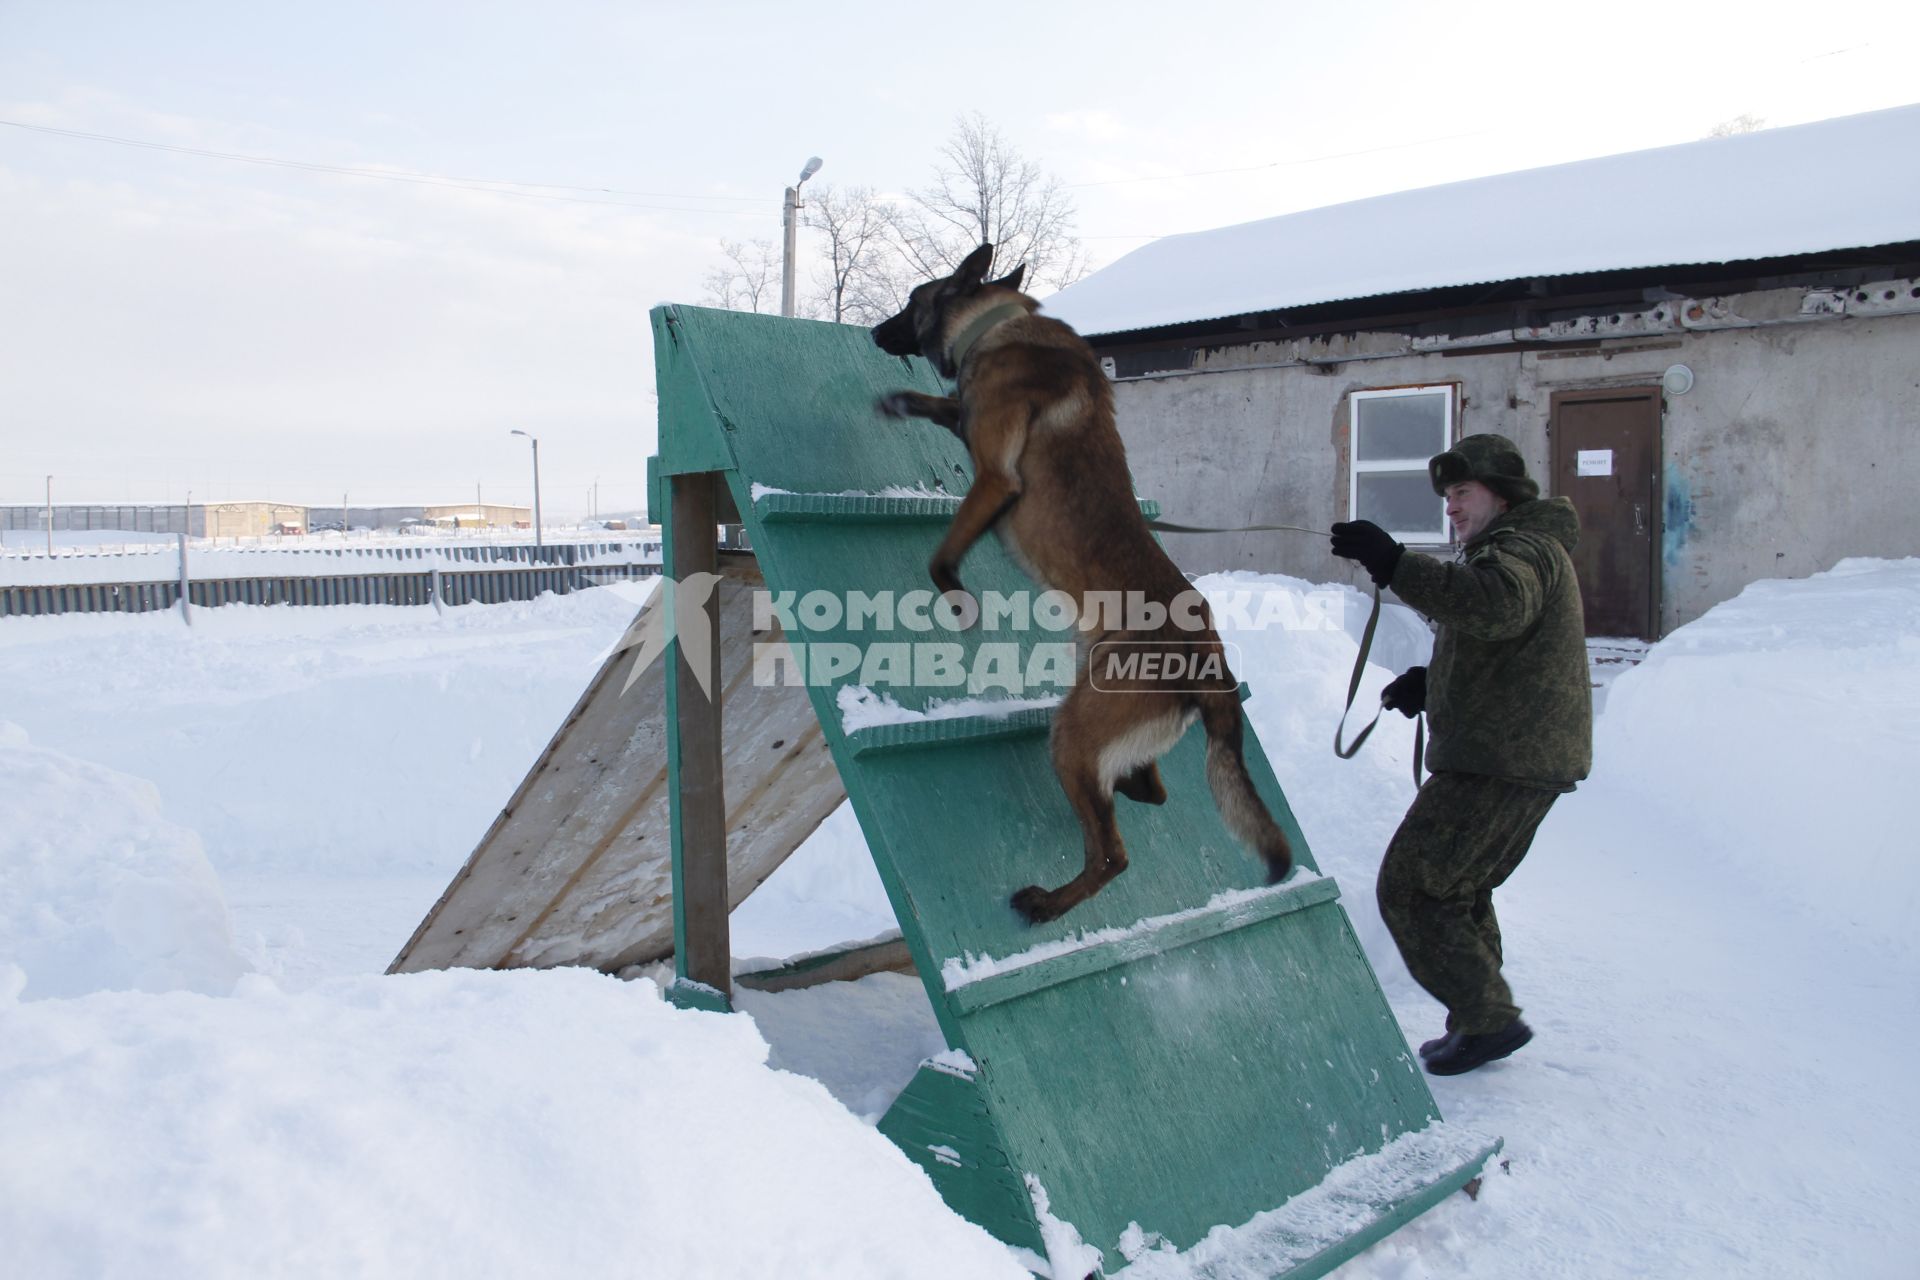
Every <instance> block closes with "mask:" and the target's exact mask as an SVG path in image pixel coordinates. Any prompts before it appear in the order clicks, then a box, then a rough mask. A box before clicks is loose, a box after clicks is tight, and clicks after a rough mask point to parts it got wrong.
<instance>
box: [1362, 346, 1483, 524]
mask: <svg viewBox="0 0 1920 1280" xmlns="http://www.w3.org/2000/svg"><path fill="white" fill-rule="evenodd" d="M1404 396H1440V397H1442V398H1443V403H1444V404H1445V405H1446V418H1445V421H1444V423H1443V425H1442V427H1441V441H1440V447H1439V448H1437V449H1435V450H1434V451H1433V452H1434V453H1444V452H1445V451H1446V450H1448V449H1451V448H1453V444H1454V440H1455V439H1456V432H1457V430H1458V427H1459V422H1460V384H1459V383H1457V382H1435V383H1426V384H1423V385H1420V386H1412V387H1380V388H1377V389H1375V390H1371V391H1355V392H1353V393H1352V394H1351V395H1349V396H1348V405H1347V519H1349V520H1363V519H1365V518H1366V517H1365V516H1364V515H1363V514H1362V513H1361V511H1360V477H1361V476H1363V475H1367V474H1370V473H1373V472H1380V471H1390V472H1391V471H1417V472H1419V473H1420V475H1422V476H1425V475H1426V474H1427V458H1429V457H1432V456H1433V455H1432V454H1429V455H1427V457H1421V458H1376V459H1374V460H1372V461H1369V462H1362V461H1360V404H1361V402H1362V401H1365V400H1387V399H1392V398H1396V397H1404ZM1433 504H1434V505H1433V527H1432V528H1428V529H1389V530H1387V532H1388V533H1390V534H1392V535H1393V536H1394V538H1395V539H1396V540H1398V541H1400V542H1408V543H1413V544H1415V545H1418V546H1429V547H1431V546H1444V545H1445V544H1446V543H1447V542H1448V541H1449V540H1451V538H1452V536H1453V535H1452V531H1451V530H1450V529H1449V528H1448V526H1447V504H1446V499H1444V498H1440V497H1437V496H1436V497H1435V498H1434V500H1433Z"/></svg>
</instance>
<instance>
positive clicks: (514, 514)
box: [425, 502, 533, 529]
mask: <svg viewBox="0 0 1920 1280" xmlns="http://www.w3.org/2000/svg"><path fill="white" fill-rule="evenodd" d="M425 518H426V519H428V520H431V521H432V522H433V523H434V524H436V525H439V526H440V527H441V528H443V529H531V528H533V508H532V507H503V506H498V505H496V504H494V503H491V502H489V503H487V504H485V505H483V506H476V505H475V504H473V503H471V502H467V503H461V504H459V505H456V506H450V507H428V508H426V511H425Z"/></svg>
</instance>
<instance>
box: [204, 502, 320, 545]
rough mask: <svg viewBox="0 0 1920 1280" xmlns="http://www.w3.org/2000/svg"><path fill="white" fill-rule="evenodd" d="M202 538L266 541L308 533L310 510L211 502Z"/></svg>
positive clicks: (269, 504)
mask: <svg viewBox="0 0 1920 1280" xmlns="http://www.w3.org/2000/svg"><path fill="white" fill-rule="evenodd" d="M200 511H201V514H202V518H203V521H204V530H205V531H204V532H203V533H202V534H201V536H202V537H207V538H264V537H267V536H269V535H272V534H297V533H305V532H306V531H307V509H306V508H305V507H298V506H294V505H292V504H291V503H286V502H209V503H207V504H206V505H205V506H203V507H201V508H200Z"/></svg>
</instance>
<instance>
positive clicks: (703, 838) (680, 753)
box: [661, 472, 733, 1008]
mask: <svg viewBox="0 0 1920 1280" xmlns="http://www.w3.org/2000/svg"><path fill="white" fill-rule="evenodd" d="M721 483H722V481H721V479H720V477H719V476H718V475H717V474H715V473H712V472H700V473H696V474H692V475H677V476H673V477H671V478H670V480H669V484H670V489H671V492H670V495H669V500H668V507H669V511H668V518H667V528H666V530H665V534H666V547H665V548H664V552H665V560H666V565H667V574H668V577H669V578H670V579H671V581H670V582H668V583H663V584H662V588H661V589H662V590H673V586H674V584H676V583H684V582H686V581H687V580H688V579H690V578H692V577H693V575H695V574H712V573H716V572H717V571H718V569H719V550H718V543H717V540H716V537H715V530H716V526H717V524H718V519H717V515H718V510H719V502H718V495H717V494H716V489H717V488H718V486H719V485H720V484H721ZM681 600H682V598H681V597H679V596H676V597H675V598H674V599H673V600H671V601H667V602H663V603H667V604H668V605H669V608H670V609H671V608H676V607H677V606H678V605H679V604H680V603H681ZM699 607H700V609H701V610H702V611H703V612H704V613H705V615H706V626H704V627H697V626H693V627H686V626H683V625H682V624H681V623H680V622H679V620H678V619H677V618H676V619H675V620H674V638H673V641H672V644H671V648H670V650H669V653H668V656H667V660H668V662H669V663H671V664H672V665H671V667H670V670H671V672H672V676H671V678H670V679H669V681H668V683H667V723H668V732H667V768H668V773H669V786H670V788H671V790H672V804H673V810H672V812H673V816H672V838H673V881H674V892H673V930H674V972H675V975H676V979H677V980H676V982H675V984H674V988H675V990H674V993H673V994H674V996H675V999H676V1000H677V1001H678V1002H679V1003H682V1004H687V1005H692V1006H696V1007H705V1008H711V1007H719V1008H727V1007H729V1005H730V1002H731V1000H732V998H733V985H732V979H731V976H730V975H731V970H732V964H733V958H732V946H731V939H730V938H729V935H728V930H727V801H726V789H725V785H724V777H723V771H722V767H721V756H720V596H719V592H718V591H717V590H715V591H713V592H711V593H709V594H708V595H707V597H706V599H705V601H704V602H703V603H702V604H701V605H700V606H699ZM670 616H672V615H670ZM689 630H691V631H692V632H693V635H694V637H695V639H696V642H697V643H698V644H699V645H700V651H699V652H693V651H691V650H690V649H689V647H688V644H687V640H686V638H685V637H686V633H687V631H689ZM703 632H704V635H703V634H702V633H703ZM696 662H697V663H699V664H701V669H702V670H704V671H705V673H706V675H707V682H708V686H709V688H710V689H711V696H709V693H708V689H703V688H702V687H701V681H700V679H699V677H698V676H697V675H696V674H695V667H694V663H696ZM688 984H698V985H697V986H692V987H690V986H689V985H688ZM703 988H705V989H710V990H711V991H713V992H717V993H718V999H717V1000H716V999H713V998H711V997H705V996H704V993H703V991H702V989H703Z"/></svg>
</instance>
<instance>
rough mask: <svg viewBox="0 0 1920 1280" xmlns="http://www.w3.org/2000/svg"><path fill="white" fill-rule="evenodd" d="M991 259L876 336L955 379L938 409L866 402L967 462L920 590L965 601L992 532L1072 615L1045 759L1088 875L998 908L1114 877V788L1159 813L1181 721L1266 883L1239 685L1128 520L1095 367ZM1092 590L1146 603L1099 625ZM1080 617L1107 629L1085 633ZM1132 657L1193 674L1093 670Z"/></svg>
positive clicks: (1129, 489)
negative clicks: (1064, 679) (1182, 661)
mask: <svg viewBox="0 0 1920 1280" xmlns="http://www.w3.org/2000/svg"><path fill="white" fill-rule="evenodd" d="M992 261H993V246H992V245H981V246H980V247H979V248H978V249H976V250H975V251H974V252H973V253H972V254H970V255H969V256H968V257H967V260H966V261H965V262H962V263H961V264H960V266H959V269H958V270H956V271H955V272H954V273H953V274H952V275H950V276H947V277H946V278H945V279H941V280H931V281H928V282H927V283H925V284H923V285H921V286H919V287H918V288H916V289H915V290H914V291H913V294H912V296H911V297H909V298H908V300H907V305H906V307H905V309H904V310H902V311H901V312H900V313H899V314H898V315H896V316H894V317H893V318H891V319H889V320H886V321H884V322H883V323H881V324H878V325H876V326H874V329H873V340H874V343H875V345H877V346H878V347H879V348H880V349H881V350H882V351H885V352H888V353H889V354H891V355H900V356H904V355H919V356H924V357H926V358H927V359H928V360H929V361H931V362H932V364H933V366H934V368H935V369H937V370H939V372H940V373H941V375H942V376H944V377H946V378H949V379H952V380H954V382H955V383H956V391H957V394H956V395H955V396H954V397H953V398H950V399H949V398H945V397H939V396H929V395H925V394H922V393H920V392H916V391H897V392H894V393H893V394H891V395H888V396H885V397H882V398H881V400H880V401H879V403H878V405H877V406H876V408H877V409H878V410H879V411H880V412H881V413H883V414H885V415H887V416H888V417H894V418H905V417H915V418H927V419H930V420H931V421H933V422H936V423H938V424H939V425H941V426H943V427H945V428H947V429H948V430H950V431H952V432H953V433H954V434H955V435H957V436H959V437H960V439H961V440H963V441H965V443H966V446H967V449H968V452H969V453H971V454H972V455H973V470H974V478H973V487H972V488H971V489H969V490H968V491H967V496H966V498H965V499H964V500H963V501H962V502H961V503H960V508H959V510H958V511H956V512H955V513H954V517H953V523H952V525H951V526H950V527H949V528H948V530H947V534H946V537H945V538H943V539H942V540H941V542H940V546H939V549H938V550H936V551H935V552H934V554H933V560H932V563H931V564H930V565H929V566H928V568H929V570H930V572H931V573H932V575H933V582H934V585H935V586H936V587H938V588H939V589H940V590H941V592H942V593H944V594H947V595H948V596H949V598H950V599H952V598H953V597H954V595H955V593H960V594H964V592H965V588H964V587H962V585H961V583H960V576H959V570H960V562H961V560H962V559H963V558H964V557H965V556H966V554H967V550H968V548H970V547H972V546H973V544H974V543H975V542H976V541H978V540H979V538H980V536H981V535H982V534H984V533H986V532H987V531H988V530H989V529H993V530H995V531H996V532H998V533H999V535H1000V538H1001V541H1002V542H1003V543H1004V544H1005V545H1006V547H1007V549H1008V551H1009V552H1010V553H1011V554H1012V556H1013V558H1014V560H1015V561H1016V562H1017V563H1018V564H1020V565H1021V566H1022V567H1023V568H1025V569H1026V570H1027V571H1028V573H1030V574H1031V575H1032V576H1033V577H1034V578H1035V579H1036V580H1038V581H1039V582H1040V583H1041V585H1043V586H1044V587H1047V588H1049V589H1052V590H1056V591H1061V592H1065V593H1066V594H1067V595H1069V596H1071V597H1072V598H1073V599H1074V601H1075V602H1076V603H1077V604H1079V606H1080V617H1081V620H1082V622H1081V626H1082V633H1081V636H1080V642H1081V651H1082V654H1083V655H1084V656H1085V659H1086V660H1085V661H1083V662H1082V663H1081V665H1080V670H1079V674H1078V676H1077V677H1076V679H1075V682H1074V687H1073V689H1072V691H1071V692H1069V693H1068V694H1067V696H1066V699H1065V700H1064V701H1063V702H1062V703H1061V704H1060V709H1059V712H1058V713H1057V715H1056V717H1055V719H1054V724H1053V738H1052V754H1053V767H1054V771H1055V772H1056V773H1057V774H1058V775H1059V778H1060V785H1061V787H1062V788H1063V789H1064V790H1065V791H1066V794H1067V799H1068V801H1069V802H1070V803H1071V804H1072V806H1073V811H1074V814H1075V816H1076V817H1078V818H1079V820H1080V826H1081V830H1082V832H1083V834H1084V837H1085V846H1086V866H1085V868H1084V869H1083V870H1082V871H1081V872H1080V874H1079V875H1077V876H1075V877H1074V878H1073V879H1072V880H1070V881H1068V882H1067V883H1066V884H1063V885H1061V886H1060V887H1059V888H1057V889H1043V888H1041V887H1040V886H1039V885H1029V886H1027V887H1026V888H1024V889H1021V890H1020V891H1019V892H1018V893H1016V894H1014V895H1013V905H1014V907H1015V908H1016V909H1017V910H1019V911H1020V913H1021V914H1022V915H1024V916H1026V917H1027V919H1028V920H1031V921H1034V922H1036V923H1037V922H1039V921H1043V920H1052V919H1054V918H1056V917H1058V916H1060V915H1061V914H1063V913H1065V912H1067V911H1069V910H1071V909H1072V908H1073V907H1075V906H1077V905H1079V904H1080V903H1082V902H1084V901H1086V900H1087V899H1088V898H1090V897H1092V896H1093V895H1094V894H1096V893H1098V892H1099V891H1100V890H1101V889H1102V888H1103V887H1104V886H1105V885H1106V884H1107V882H1108V881H1110V880H1112V879H1113V878H1114V877H1115V876H1117V875H1119V874H1120V873H1121V872H1122V871H1124V870H1126V867H1127V851H1126V848H1125V846H1124V845H1123V844H1122V843H1121V840H1120V831H1119V828H1118V826H1117V825H1116V824H1115V822H1114V808H1113V796H1114V792H1115V791H1116V790H1117V791H1119V793H1120V794H1122V795H1124V796H1127V797H1129V798H1130V799H1133V800H1137V801H1140V802H1141V803H1144V804H1164V803H1165V802H1166V798H1167V793H1166V788H1165V787H1164V786H1163V785H1162V783H1161V780H1160V770H1159V767H1158V765H1157V764H1156V761H1158V760H1159V758H1160V757H1161V756H1162V755H1164V754H1165V753H1166V752H1167V751H1168V750H1169V749H1171V748H1172V747H1173V745H1174V744H1175V743H1176V742H1178V741H1179V740H1180V737H1181V735H1182V734H1184V733H1185V732H1186V730H1187V726H1188V725H1190V724H1192V723H1193V721H1194V720H1195V718H1198V719H1199V720H1200V722H1201V724H1202V726H1204V728H1205V730H1206V734H1207V782H1208V784H1209V786H1210V787H1211V788H1212V791H1213V798H1214V803H1215V804H1217V805H1218V806H1219V809H1220V815H1221V817H1222V818H1224V819H1225V820H1226V824H1227V827H1228V829H1229V830H1231V831H1232V832H1233V834H1234V835H1235V836H1236V837H1238V838H1239V839H1241V840H1243V841H1245V842H1246V843H1247V844H1249V845H1251V846H1252V847H1253V848H1254V850H1255V851H1256V852H1257V853H1259V855H1260V856H1261V857H1262V858H1263V859H1264V860H1265V861H1266V864H1267V872H1268V877H1269V879H1270V880H1273V881H1277V880H1280V879H1282V878H1283V877H1285V876H1286V874H1287V871H1288V870H1289V869H1290V868H1291V866H1292V865H1293V855H1292V852H1291V850H1290V849H1289V847H1288V845H1287V838H1286V836H1285V834H1283V833H1282V832H1281V830H1280V827H1279V825H1278V824H1277V823H1275V822H1274V820H1273V815H1272V814H1270V813H1268V812H1267V808H1266V805H1264V804H1263V803H1261V800H1260V797H1259V794H1258V793H1257V792H1255V791H1254V788H1253V780H1252V779H1251V778H1250V777H1249V776H1248V775H1247V766H1246V760H1245V758H1244V756H1243V754H1242V751H1241V742H1240V735H1241V715H1240V698H1239V692H1238V690H1239V682H1238V681H1237V680H1236V679H1235V678H1234V676H1233V674H1232V672H1231V671H1229V670H1228V669H1227V667H1226V664H1225V660H1224V652H1223V650H1222V647H1221V643H1220V637H1219V636H1218V635H1217V634H1216V633H1215V632H1214V630H1213V620H1212V615H1211V614H1210V613H1208V611H1207V608H1206V602H1205V600H1204V599H1202V598H1201V597H1200V595H1199V593H1198V592H1196V591H1194V590H1193V588H1192V586H1191V585H1190V584H1189V583H1188V582H1187V579H1186V577H1185V576H1184V575H1183V574H1181V572H1180V570H1179V569H1178V568H1176V567H1175V566H1174V563H1173V561H1172V560H1170V559H1169V558H1168V557H1167V554H1166V552H1164V551H1163V550H1161V549H1160V544H1159V543H1157V542H1155V541H1154V539H1153V534H1152V532H1151V531H1150V530H1149V529H1148V528H1147V522H1146V520H1145V518H1144V517H1143V516H1142V515H1141V514H1140V506H1139V503H1138V500H1137V499H1136V498H1135V497H1134V493H1133V481H1132V478H1131V477H1130V476H1129V474H1128V472H1127V455H1126V449H1125V447H1124V446H1123V445H1122V444H1121V442H1120V433H1119V431H1118V429H1116V427H1115V426H1114V417H1113V391H1112V388H1111V386H1110V385H1109V384H1108V381H1107V378H1106V375H1105V374H1104V373H1103V372H1101V369H1100V361H1099V360H1098V358H1096V357H1095V356H1094V354H1093V349H1092V348H1091V347H1089V346H1088V345H1087V344H1086V343H1085V342H1084V341H1082V340H1081V338H1080V336H1079V335H1078V334H1076V333H1075V332H1074V331H1073V330H1072V329H1070V328H1068V327H1067V326H1066V325H1064V324H1062V323H1060V322H1059V321H1058V320H1054V319H1052V318H1050V317H1047V316H1042V315H1038V314H1036V312H1037V311H1038V309H1039V305H1040V304H1039V303H1038V302H1036V301H1034V299H1032V298H1030V297H1028V296H1027V295H1026V294H1024V293H1021V292H1020V291H1019V285H1020V281H1021V279H1022V276H1023V271H1024V268H1023V269H1022V270H1017V271H1015V272H1013V273H1012V274H1011V275H1009V276H1006V277H1004V278H1002V279H999V280H994V281H988V280H987V279H986V273H987V268H988V266H989V265H990V264H991V263H992ZM1102 593H1106V594H1107V598H1108V599H1111V598H1113V595H1114V594H1115V593H1117V594H1118V595H1119V597H1120V598H1121V599H1123V600H1126V601H1127V602H1128V605H1129V607H1130V609H1131V608H1132V607H1135V606H1138V605H1144V606H1145V607H1144V609H1143V610H1142V611H1141V613H1140V614H1139V615H1138V616H1139V618H1140V621H1135V620H1134V618H1133V617H1129V618H1128V619H1127V620H1126V622H1125V625H1120V620H1117V619H1114V618H1113V616H1112V614H1111V612H1109V613H1107V614H1105V615H1101V614H1099V613H1098V609H1099V607H1100V604H1101V601H1100V599H1098V598H1097V597H1099V596H1100V595H1101V594H1102ZM954 603H955V604H956V605H958V604H960V603H961V602H960V601H958V600H955V601H954ZM1156 606H1157V610H1156ZM1156 618H1159V619H1164V622H1161V623H1159V624H1157V625H1156V624H1155V620H1156ZM1093 619H1099V620H1100V621H1102V622H1104V623H1107V624H1110V625H1105V626H1103V627H1101V628H1100V629H1097V630H1093V629H1089V624H1090V621H1092V620H1093ZM1182 619H1184V625H1183V624H1182V622H1181V620H1182ZM1129 628H1132V629H1129ZM1142 652H1149V653H1157V654H1161V655H1170V654H1174V653H1178V654H1181V655H1183V656H1185V657H1186V658H1187V659H1189V662H1188V664H1187V665H1188V667H1189V669H1190V668H1191V667H1192V666H1200V665H1204V666H1205V668H1206V671H1207V676H1206V678H1205V679H1204V680H1192V679H1187V680H1179V681H1173V682H1169V681H1166V680H1161V679H1155V678H1152V676H1151V675H1146V674H1142V672H1143V671H1151V670H1152V669H1154V668H1155V667H1156V666H1158V665H1159V664H1154V663H1149V664H1147V665H1146V666H1145V667H1143V666H1142V665H1141V664H1139V663H1137V662H1136V663H1132V664H1116V665H1113V666H1108V667H1103V668H1102V670H1101V671H1100V672H1098V673H1096V670H1095V664H1096V663H1105V662H1107V661H1108V659H1109V657H1111V656H1115V655H1126V654H1129V653H1133V654H1139V653H1142ZM1195 659H1207V660H1208V661H1205V662H1204V663H1202V662H1200V661H1195ZM1096 674H1098V676H1099V678H1098V679H1097V682H1096V679H1095V676H1096ZM1096 683H1097V687H1096Z"/></svg>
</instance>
